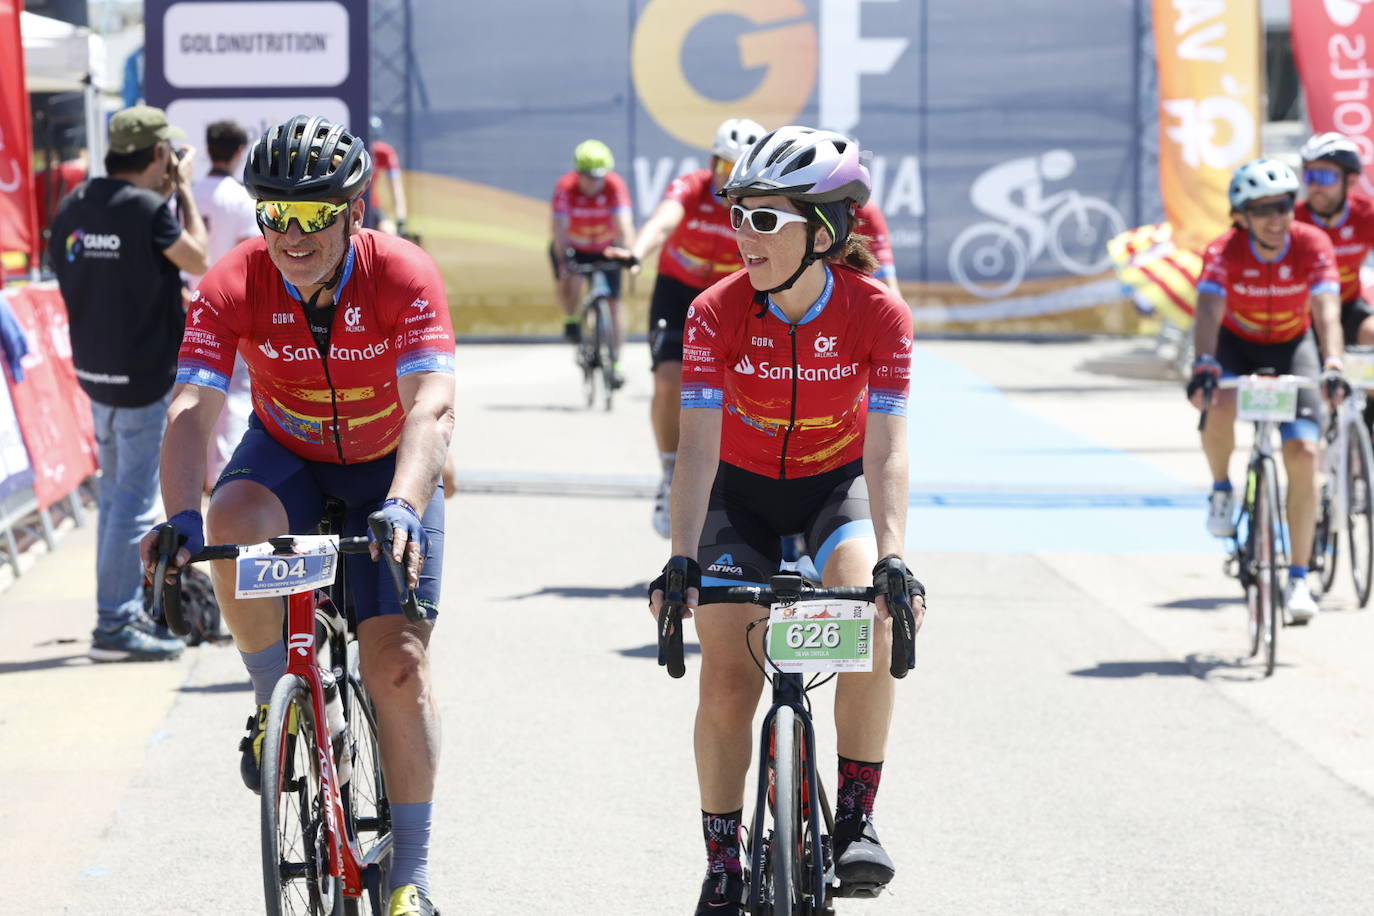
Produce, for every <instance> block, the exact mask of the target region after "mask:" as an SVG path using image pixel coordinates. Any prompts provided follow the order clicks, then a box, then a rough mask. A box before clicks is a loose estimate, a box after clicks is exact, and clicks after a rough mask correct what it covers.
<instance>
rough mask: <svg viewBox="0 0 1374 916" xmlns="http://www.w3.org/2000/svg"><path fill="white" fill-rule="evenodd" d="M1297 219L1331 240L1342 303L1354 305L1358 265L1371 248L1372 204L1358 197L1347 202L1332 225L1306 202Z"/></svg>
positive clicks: (1373, 231)
mask: <svg viewBox="0 0 1374 916" xmlns="http://www.w3.org/2000/svg"><path fill="white" fill-rule="evenodd" d="M1297 218H1298V219H1299V220H1301V221H1302V222H1304V223H1310V224H1312V225H1313V226H1316V227H1317V228H1318V229H1322V230H1324V231H1325V232H1326V234H1327V235H1328V236H1330V237H1331V244H1332V245H1334V246H1335V248H1336V268H1337V270H1339V271H1340V275H1341V301H1342V302H1354V301H1355V300H1356V299H1358V298H1360V265H1361V264H1363V263H1364V259H1365V255H1367V254H1369V249H1370V248H1374V200H1370V199H1369V198H1368V197H1364V196H1363V195H1359V194H1351V195H1350V196H1349V197H1348V198H1347V199H1346V206H1345V210H1344V211H1343V212H1342V213H1341V214H1340V215H1339V216H1338V217H1336V218H1335V219H1333V220H1332V221H1331V222H1329V223H1328V222H1326V221H1325V220H1323V219H1322V218H1321V217H1320V216H1318V215H1317V214H1316V213H1313V212H1312V207H1311V206H1310V205H1309V204H1308V202H1307V201H1305V200H1304V201H1303V202H1302V203H1300V204H1298V209H1297Z"/></svg>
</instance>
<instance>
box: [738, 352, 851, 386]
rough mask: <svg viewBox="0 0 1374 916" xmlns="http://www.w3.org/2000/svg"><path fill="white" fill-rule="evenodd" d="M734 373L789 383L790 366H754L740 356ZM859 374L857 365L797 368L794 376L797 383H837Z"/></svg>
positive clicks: (745, 357)
mask: <svg viewBox="0 0 1374 916" xmlns="http://www.w3.org/2000/svg"><path fill="white" fill-rule="evenodd" d="M735 371H736V372H738V373H739V374H740V375H757V376H758V377H759V378H761V379H767V380H769V381H771V382H780V381H789V380H790V379H791V378H792V367H791V366H776V365H774V364H773V363H759V364H758V366H755V365H754V363H753V362H752V361H751V360H750V359H749V357H747V356H741V357H740V358H739V362H737V363H735ZM858 374H859V364H858V363H850V364H849V365H847V366H826V367H825V368H823V369H820V368H812V367H810V366H798V367H797V371H796V375H797V381H799V382H838V381H839V380H840V379H846V378H853V377H854V376H856V375H858Z"/></svg>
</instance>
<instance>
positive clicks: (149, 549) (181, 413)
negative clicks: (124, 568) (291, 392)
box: [141, 385, 224, 573]
mask: <svg viewBox="0 0 1374 916" xmlns="http://www.w3.org/2000/svg"><path fill="white" fill-rule="evenodd" d="M223 407H224V393H223V392H221V391H219V390H217V389H215V388H202V387H201V386H199V385H178V386H177V389H176V391H175V392H174V393H173V395H172V404H171V406H170V407H168V408H167V432H166V434H165V435H164V436H163V437H162V458H161V463H160V475H161V479H162V505H163V507H164V509H165V510H166V513H167V517H168V518H171V517H172V516H174V515H176V514H177V513H178V512H185V511H186V510H188V509H190V510H193V511H196V512H199V511H200V498H201V494H202V493H204V492H205V447H206V444H207V443H209V441H210V433H211V431H212V430H213V429H214V426H215V421H216V420H217V419H219V413H220V410H221V409H223ZM141 550H142V555H143V564H144V566H145V567H146V568H147V569H148V571H149V573H151V572H152V570H153V568H154V567H155V566H156V565H157V557H156V550H157V535H156V534H155V533H152V532H150V533H148V534H147V535H145V536H144V538H143V542H142V546H141ZM190 556H191V555H190V553H188V552H187V551H186V550H185V549H184V548H183V549H182V550H181V551H180V552H179V553H178V554H177V565H178V566H180V565H182V564H184V563H185V562H186V561H187V560H188V559H190Z"/></svg>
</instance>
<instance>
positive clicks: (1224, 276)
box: [1187, 159, 1344, 624]
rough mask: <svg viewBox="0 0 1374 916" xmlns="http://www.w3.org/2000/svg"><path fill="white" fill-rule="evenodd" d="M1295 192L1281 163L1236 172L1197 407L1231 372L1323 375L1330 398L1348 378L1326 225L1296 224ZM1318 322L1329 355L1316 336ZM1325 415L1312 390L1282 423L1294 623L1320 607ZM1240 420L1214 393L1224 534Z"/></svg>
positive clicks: (1216, 260)
mask: <svg viewBox="0 0 1374 916" xmlns="http://www.w3.org/2000/svg"><path fill="white" fill-rule="evenodd" d="M1297 194H1298V179H1297V176H1296V175H1294V174H1293V171H1292V169H1290V168H1289V167H1288V166H1286V165H1284V164H1283V163H1282V162H1279V161H1277V160H1275V159H1255V160H1253V161H1251V162H1247V163H1246V164H1245V165H1242V166H1241V167H1240V168H1238V169H1236V171H1235V174H1234V175H1233V176H1232V178H1231V184H1230V189H1229V197H1230V202H1231V220H1232V228H1231V229H1228V230H1227V231H1226V232H1225V233H1224V234H1223V235H1222V236H1220V237H1219V238H1218V239H1216V241H1214V242H1212V244H1211V245H1209V246H1207V251H1206V253H1205V255H1204V257H1203V267H1202V277H1201V279H1200V280H1199V282H1198V299H1197V316H1196V319H1195V323H1194V327H1193V340H1194V349H1195V352H1196V353H1197V359H1196V360H1195V361H1194V362H1193V375H1192V378H1191V379H1190V380H1189V382H1188V388H1187V391H1188V398H1189V400H1190V401H1192V403H1193V405H1194V406H1195V407H1198V408H1201V407H1202V403H1203V389H1204V388H1209V387H1211V386H1212V385H1214V384H1215V382H1216V379H1217V378H1218V377H1219V376H1221V375H1222V374H1223V373H1224V374H1226V375H1228V376H1231V375H1243V374H1245V373H1250V372H1254V371H1256V370H1257V369H1263V368H1272V369H1276V370H1278V372H1280V373H1284V374H1293V375H1305V376H1309V377H1313V376H1317V375H1320V376H1321V379H1322V383H1323V388H1324V389H1325V390H1326V392H1327V394H1328V396H1330V395H1332V394H1334V393H1335V392H1336V391H1337V390H1339V389H1340V388H1341V387H1342V386H1343V385H1344V381H1343V379H1342V378H1341V354H1342V352H1343V350H1344V345H1343V343H1342V335H1341V322H1340V308H1339V304H1338V303H1339V300H1338V299H1337V295H1336V294H1337V292H1338V291H1339V290H1340V281H1339V278H1338V276H1337V274H1336V253H1335V251H1334V250H1333V249H1332V247H1331V240H1330V239H1329V238H1327V237H1326V233H1324V232H1323V231H1321V230H1320V229H1317V228H1315V227H1313V226H1310V225H1307V224H1306V223H1295V222H1294V221H1293V201H1294V199H1295V198H1296V197H1297ZM1314 323H1315V325H1316V328H1317V332H1318V338H1319V339H1320V341H1321V355H1322V356H1324V357H1325V362H1324V363H1323V362H1322V359H1321V357H1320V356H1318V345H1317V341H1316V340H1314V339H1313V337H1312V327H1313V324H1314ZM1323 367H1324V368H1323ZM1320 412H1321V402H1320V398H1319V397H1318V396H1317V394H1316V392H1313V391H1300V392H1299V394H1298V417H1297V419H1296V420H1293V421H1292V422H1289V423H1284V424H1282V425H1281V426H1280V427H1279V433H1280V436H1281V437H1282V439H1283V462H1284V467H1285V469H1286V470H1287V472H1288V502H1287V507H1286V508H1287V518H1288V531H1289V533H1290V534H1289V537H1290V541H1291V546H1292V549H1293V553H1292V557H1291V560H1292V565H1291V566H1290V567H1289V569H1288V587H1287V591H1286V596H1285V603H1286V605H1287V607H1288V613H1289V616H1290V617H1291V619H1292V621H1293V623H1298V624H1303V623H1307V621H1309V620H1311V619H1312V617H1313V615H1315V614H1316V613H1317V602H1316V600H1315V599H1313V597H1312V591H1311V589H1310V588H1309V587H1308V585H1307V567H1308V563H1309V562H1310V560H1311V557H1312V541H1313V531H1314V526H1315V524H1316V474H1317V438H1318V418H1319V417H1320ZM1235 419H1236V398H1235V391H1234V390H1233V389H1228V390H1224V391H1217V392H1216V393H1215V396H1214V398H1213V400H1212V403H1211V410H1210V413H1209V415H1208V417H1207V426H1206V428H1205V429H1203V431H1202V450H1203V452H1204V454H1205V455H1206V456H1207V464H1208V467H1209V468H1210V469H1211V472H1212V480H1213V484H1212V495H1211V501H1210V505H1209V508H1208V515H1207V530H1208V531H1209V532H1210V533H1212V534H1213V535H1215V536H1216V537H1231V536H1232V535H1234V534H1235V530H1236V528H1235V520H1234V516H1233V510H1234V507H1235V496H1234V493H1233V492H1232V489H1231V479H1230V471H1229V465H1230V462H1231V452H1232V451H1233V450H1234V449H1235V428H1234V427H1235Z"/></svg>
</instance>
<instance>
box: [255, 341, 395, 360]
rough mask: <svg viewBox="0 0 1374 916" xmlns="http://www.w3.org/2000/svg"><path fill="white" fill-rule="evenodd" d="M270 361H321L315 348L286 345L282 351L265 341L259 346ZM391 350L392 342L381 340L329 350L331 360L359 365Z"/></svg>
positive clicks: (270, 342) (334, 347)
mask: <svg viewBox="0 0 1374 916" xmlns="http://www.w3.org/2000/svg"><path fill="white" fill-rule="evenodd" d="M258 349H259V350H261V351H262V352H263V353H264V354H266V356H267V357H268V358H269V359H280V360H281V361H282V362H286V363H294V362H299V361H302V360H307V359H319V358H320V351H319V350H318V349H317V348H315V347H293V346H291V345H289V344H287V345H284V346H283V347H282V348H281V349H280V350H278V349H277V348H276V347H274V346H272V341H270V340H265V341H263V342H262V343H261V344H259V345H258ZM389 349H391V344H390V341H386V340H380V341H378V342H377V343H374V344H368V345H367V346H366V347H340V346H331V347H330V348H329V358H330V359H337V360H338V361H339V362H343V363H357V362H362V361H363V360H366V359H375V358H376V357H378V356H381V355H382V354H383V353H385V352H386V351H387V350H389Z"/></svg>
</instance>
